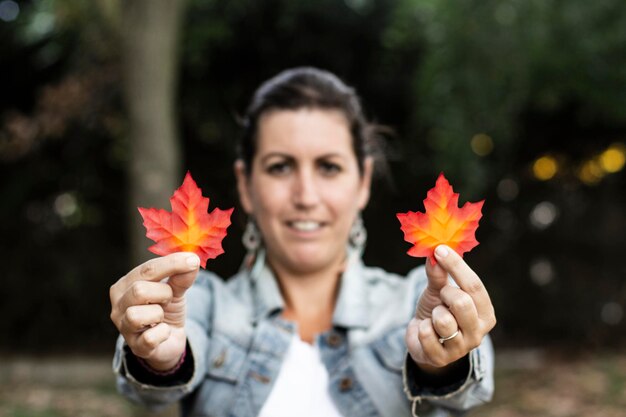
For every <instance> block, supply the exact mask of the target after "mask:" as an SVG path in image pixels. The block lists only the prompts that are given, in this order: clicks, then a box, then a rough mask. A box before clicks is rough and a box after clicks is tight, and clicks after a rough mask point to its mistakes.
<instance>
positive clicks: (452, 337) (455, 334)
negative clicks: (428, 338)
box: [439, 330, 459, 345]
mask: <svg viewBox="0 0 626 417" xmlns="http://www.w3.org/2000/svg"><path fill="white" fill-rule="evenodd" d="M458 334H459V331H458V330H457V331H456V332H454V333H452V334H451V335H450V336H448V337H440V338H439V343H441V344H442V345H443V342H445V341H446V340H450V339H454V338H455V337H456V336H457V335H458Z"/></svg>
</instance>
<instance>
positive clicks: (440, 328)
mask: <svg viewBox="0 0 626 417" xmlns="http://www.w3.org/2000/svg"><path fill="white" fill-rule="evenodd" d="M432 322H433V328H434V329H435V333H437V334H438V335H439V336H441V337H448V336H450V335H453V334H454V333H455V332H456V331H457V330H459V325H458V324H457V322H456V319H455V318H454V316H453V315H452V313H451V312H450V310H448V307H445V306H442V305H438V306H437V307H435V308H434V309H433V317H432Z"/></svg>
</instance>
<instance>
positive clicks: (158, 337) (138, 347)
mask: <svg viewBox="0 0 626 417" xmlns="http://www.w3.org/2000/svg"><path fill="white" fill-rule="evenodd" d="M171 332H172V329H171V328H170V326H169V325H167V324H165V323H159V324H157V325H156V326H154V327H152V328H150V329H148V330H146V331H145V332H143V333H141V334H140V335H139V336H138V337H137V339H135V343H134V346H133V349H132V350H133V353H134V354H135V355H137V356H139V357H140V358H148V357H150V355H151V354H152V353H153V352H154V351H155V350H156V349H157V348H158V347H159V345H160V344H161V343H163V342H164V341H166V340H167V339H168V338H169V337H170V334H171Z"/></svg>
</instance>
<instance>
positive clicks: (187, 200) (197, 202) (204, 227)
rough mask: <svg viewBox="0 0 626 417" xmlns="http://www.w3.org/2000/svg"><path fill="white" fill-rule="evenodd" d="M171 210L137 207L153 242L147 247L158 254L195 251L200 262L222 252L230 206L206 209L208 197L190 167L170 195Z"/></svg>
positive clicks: (147, 233) (204, 262)
mask: <svg viewBox="0 0 626 417" xmlns="http://www.w3.org/2000/svg"><path fill="white" fill-rule="evenodd" d="M170 203H171V204H172V212H171V213H170V212H169V211H167V210H162V209H155V208H143V207H138V209H139V213H140V214H141V217H143V225H144V226H145V227H146V236H147V237H148V238H149V239H152V240H154V241H155V242H156V244H155V245H152V246H150V247H149V248H148V250H149V251H150V252H152V253H154V254H157V255H161V256H163V255H168V254H170V253H174V252H194V253H195V254H196V255H198V257H199V258H200V265H201V266H202V267H203V268H206V261H207V260H208V259H214V258H216V257H217V256H219V255H221V254H222V253H224V249H222V239H224V237H225V236H226V229H227V228H228V226H230V215H231V213H232V212H233V209H232V208H231V209H228V210H220V209H218V208H216V209H213V211H212V212H211V213H208V210H209V199H208V198H206V197H202V190H201V189H200V188H198V185H197V184H196V182H195V181H194V180H193V178H192V177H191V174H190V173H189V171H187V175H185V180H184V181H183V185H181V186H180V187H179V188H178V189H177V190H176V191H175V192H174V195H172V197H171V198H170Z"/></svg>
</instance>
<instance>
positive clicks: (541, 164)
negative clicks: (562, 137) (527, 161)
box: [532, 155, 559, 181]
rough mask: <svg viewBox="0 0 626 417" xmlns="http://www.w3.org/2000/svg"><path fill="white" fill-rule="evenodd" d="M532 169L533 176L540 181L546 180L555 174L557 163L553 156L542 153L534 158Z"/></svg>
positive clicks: (557, 168) (557, 167)
mask: <svg viewBox="0 0 626 417" xmlns="http://www.w3.org/2000/svg"><path fill="white" fill-rule="evenodd" d="M532 170H533V175H534V176H535V178H537V179H538V180H541V181H547V180H549V179H552V178H553V177H554V176H555V175H556V173H557V172H558V170H559V165H558V163H557V161H556V159H555V158H554V157H553V156H550V155H544V156H541V157H539V158H537V160H535V162H534V163H533V167H532Z"/></svg>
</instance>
